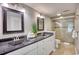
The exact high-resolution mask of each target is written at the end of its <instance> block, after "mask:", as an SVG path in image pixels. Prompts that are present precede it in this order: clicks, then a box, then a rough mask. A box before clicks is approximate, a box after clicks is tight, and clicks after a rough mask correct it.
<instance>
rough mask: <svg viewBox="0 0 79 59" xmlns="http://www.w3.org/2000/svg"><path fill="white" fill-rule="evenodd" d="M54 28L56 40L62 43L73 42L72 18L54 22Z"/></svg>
mask: <svg viewBox="0 0 79 59" xmlns="http://www.w3.org/2000/svg"><path fill="white" fill-rule="evenodd" d="M54 24H55V28H54V30H55V31H56V38H57V39H60V40H61V41H64V42H71V43H72V42H73V38H72V31H73V27H74V26H73V18H65V19H58V20H56V22H55V23H54Z"/></svg>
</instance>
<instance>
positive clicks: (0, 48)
mask: <svg viewBox="0 0 79 59" xmlns="http://www.w3.org/2000/svg"><path fill="white" fill-rule="evenodd" d="M52 35H53V33H46V34H45V35H38V36H37V37H35V38H29V39H27V38H24V41H23V42H22V43H21V44H17V45H11V44H9V43H11V42H13V40H12V41H6V42H0V55H5V54H7V53H10V52H12V51H15V50H17V49H20V48H23V47H25V46H28V45H31V44H33V43H36V42H38V41H41V40H43V39H46V38H48V37H50V36H52ZM20 40H21V39H20Z"/></svg>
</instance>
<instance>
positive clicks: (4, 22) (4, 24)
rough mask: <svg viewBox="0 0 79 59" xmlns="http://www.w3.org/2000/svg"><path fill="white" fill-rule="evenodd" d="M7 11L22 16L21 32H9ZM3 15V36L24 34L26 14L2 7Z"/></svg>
mask: <svg viewBox="0 0 79 59" xmlns="http://www.w3.org/2000/svg"><path fill="white" fill-rule="evenodd" d="M7 11H10V12H14V13H18V14H20V15H21V30H16V31H7ZM2 13H3V34H9V33H20V32H24V14H23V12H21V11H18V10H14V9H10V8H7V7H3V6H2Z"/></svg>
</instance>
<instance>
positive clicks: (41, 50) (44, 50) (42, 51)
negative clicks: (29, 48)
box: [37, 36, 55, 55]
mask: <svg viewBox="0 0 79 59" xmlns="http://www.w3.org/2000/svg"><path fill="white" fill-rule="evenodd" d="M54 41H55V40H54V38H53V37H52V36H51V37H49V38H47V39H44V40H42V41H40V42H38V44H37V46H38V48H37V49H38V55H48V54H49V53H50V52H51V51H53V50H54V49H55V48H54V47H55V46H54V45H55V44H54Z"/></svg>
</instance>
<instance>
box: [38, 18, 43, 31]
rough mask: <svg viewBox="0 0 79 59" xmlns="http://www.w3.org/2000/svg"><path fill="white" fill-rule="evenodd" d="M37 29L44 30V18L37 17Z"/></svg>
mask: <svg viewBox="0 0 79 59" xmlns="http://www.w3.org/2000/svg"><path fill="white" fill-rule="evenodd" d="M37 29H38V31H43V30H44V18H40V17H37Z"/></svg>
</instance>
